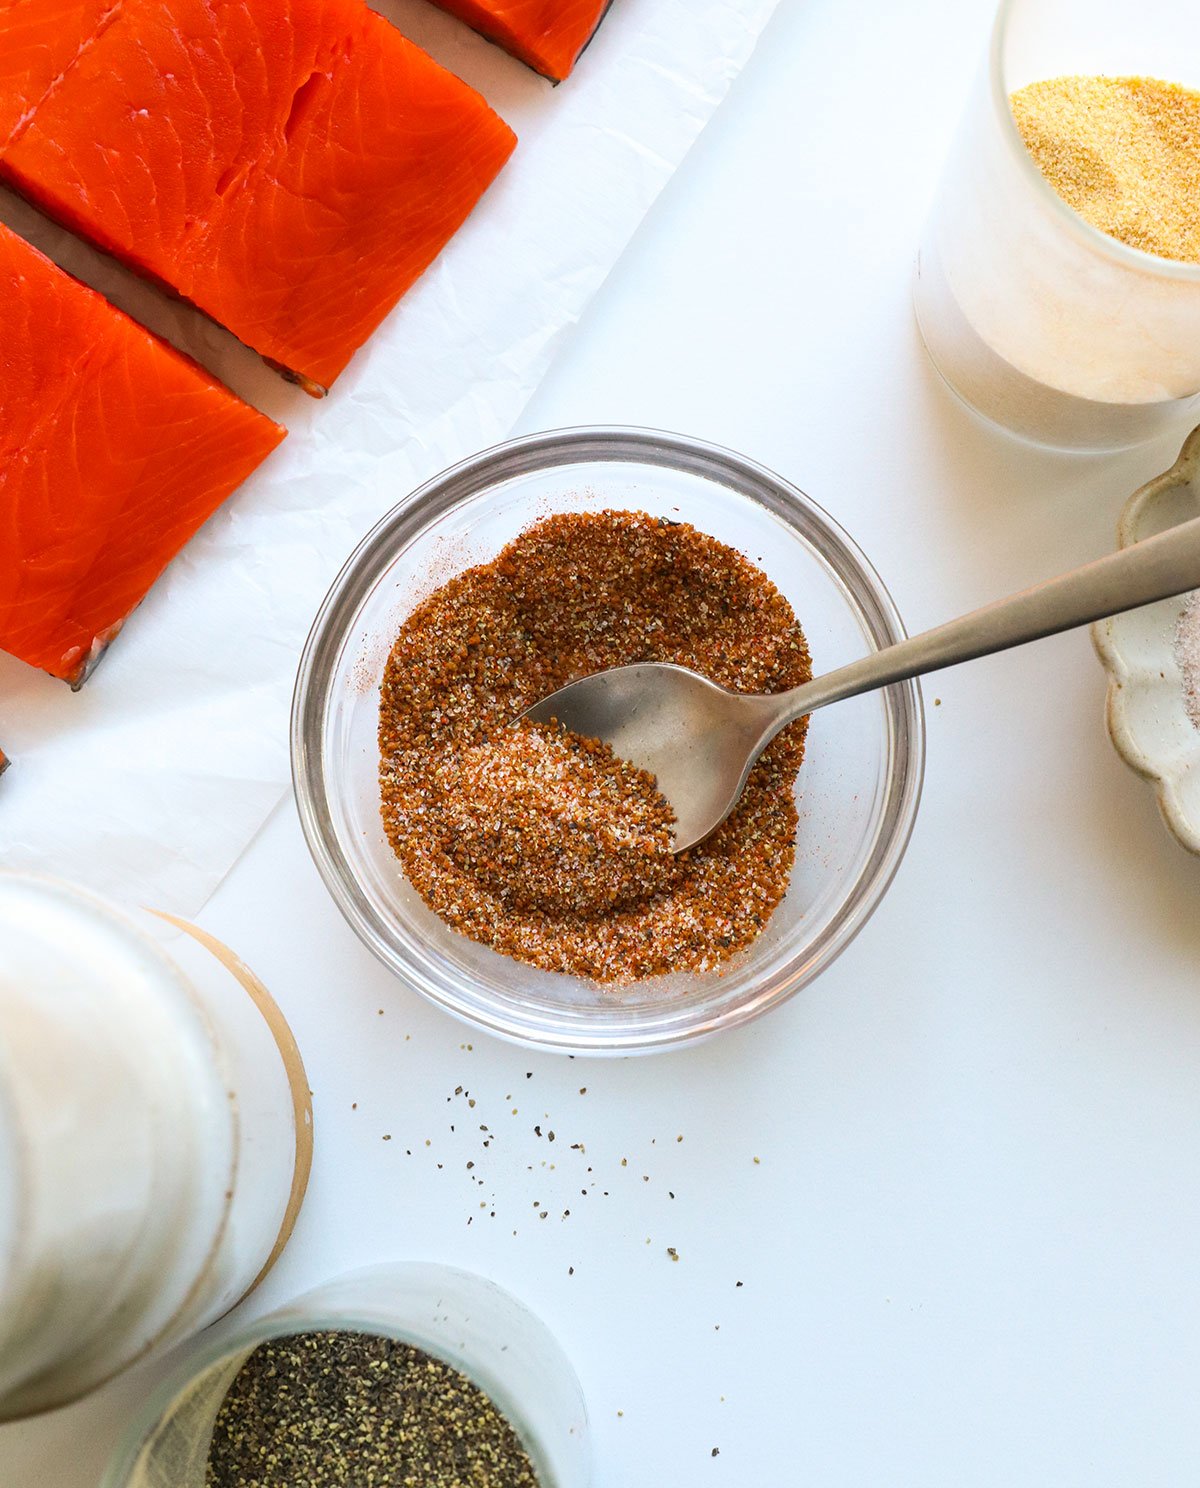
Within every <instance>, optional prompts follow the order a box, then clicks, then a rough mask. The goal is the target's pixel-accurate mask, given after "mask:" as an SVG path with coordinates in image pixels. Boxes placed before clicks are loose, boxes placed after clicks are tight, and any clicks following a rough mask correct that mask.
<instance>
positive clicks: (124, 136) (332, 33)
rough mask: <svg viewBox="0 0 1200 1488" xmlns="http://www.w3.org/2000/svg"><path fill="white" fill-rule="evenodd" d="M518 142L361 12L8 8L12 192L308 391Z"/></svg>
mask: <svg viewBox="0 0 1200 1488" xmlns="http://www.w3.org/2000/svg"><path fill="white" fill-rule="evenodd" d="M56 23H57V24H56ZM515 143H516V140H515V136H514V135H513V133H512V131H511V130H510V129H509V128H508V126H507V125H506V124H505V123H504V122H503V121H502V120H501V119H499V118H498V117H497V116H496V114H494V113H493V112H492V110H491V109H490V108H489V107H488V105H487V104H486V103H485V102H484V100H483V99H482V98H480V96H479V95H478V94H477V93H475V92H474V91H473V90H472V89H471V88H468V87H467V85H466V84H465V83H463V82H460V81H459V79H458V78H456V77H454V76H453V75H452V74H451V73H449V72H447V71H446V70H445V69H444V68H442V67H439V66H438V64H437V63H436V62H434V61H433V60H432V59H431V58H430V57H428V56H426V54H425V53H424V52H422V51H421V50H420V49H419V48H418V47H415V46H414V45H413V44H412V43H411V42H409V41H406V40H405V38H404V37H403V36H401V35H400V33H399V32H398V31H397V30H396V29H395V28H394V27H393V26H391V25H389V24H388V22H387V21H385V20H384V19H383V18H382V17H381V16H379V15H377V14H376V13H375V12H374V11H373V10H370V9H369V8H368V7H367V6H366V5H365V4H363V3H362V0H105V3H101V0H0V179H3V180H5V181H6V182H7V183H8V184H9V185H11V186H12V187H14V188H15V189H16V190H18V191H20V192H22V193H23V194H24V195H25V196H27V197H28V198H29V199H30V200H31V201H33V202H35V203H36V204H37V205H38V206H39V207H41V208H42V209H43V210H44V211H45V212H47V213H48V214H49V215H50V216H52V217H54V218H56V219H57V220H58V221H60V222H62V223H64V224H65V225H66V226H68V227H70V228H72V229H73V230H74V231H76V232H78V233H81V234H82V235H84V236H86V237H88V238H90V239H91V240H92V241H93V242H95V243H97V244H98V245H99V246H100V247H102V248H104V249H106V250H107V251H108V252H110V253H112V254H114V255H115V256H116V257H117V258H119V259H120V260H121V261H122V262H123V263H125V264H127V265H129V266H130V267H131V268H133V269H135V270H137V271H138V272H140V273H142V274H144V275H146V276H148V277H150V278H152V279H154V280H156V281H158V282H159V283H161V284H164V285H166V286H168V287H169V288H170V289H172V290H174V291H175V292H176V293H177V294H179V295H181V296H182V297H183V298H184V299H187V300H190V301H191V302H192V303H193V304H195V305H198V306H199V307H200V309H202V310H203V311H205V312H206V313H207V314H208V315H210V316H211V317H212V318H213V319H214V320H217V321H219V322H220V323H221V324H222V325H225V326H227V327H228V328H229V329H230V330H231V331H232V332H233V333H234V335H235V336H238V337H240V339H241V340H243V341H245V342H246V343H247V344H248V345H250V346H252V347H254V348H255V350H257V351H259V352H260V353H261V354H262V355H263V356H264V357H266V358H267V359H268V360H269V361H270V362H272V363H274V364H277V365H278V366H279V367H281V368H283V369H285V370H286V371H287V373H288V374H289V375H291V376H292V377H293V378H294V380H295V381H297V382H299V383H300V384H301V385H302V386H303V387H305V389H306V390H308V391H310V392H313V393H321V392H323V391H324V390H325V389H326V388H328V387H329V385H330V384H331V383H332V382H333V380H334V379H335V378H336V377H337V375H338V374H339V373H340V372H341V371H342V370H343V369H344V367H345V366H346V364H347V362H348V361H349V360H350V358H351V356H352V355H353V354H354V352H355V351H356V350H357V348H358V347H359V346H361V345H362V343H363V342H364V341H365V340H366V339H367V337H368V336H369V335H370V334H371V332H372V331H373V330H374V329H375V328H376V327H377V326H378V325H379V323H380V321H381V320H383V318H384V317H385V316H386V315H387V314H388V312H389V311H390V310H391V309H392V308H393V306H394V305H395V304H396V302H397V301H398V300H399V299H400V297H401V296H402V295H403V294H404V292H405V291H406V290H407V289H408V288H409V287H410V286H411V285H412V283H413V282H414V281H415V280H416V279H417V278H418V277H419V276H420V275H421V274H422V273H423V272H424V270H425V269H426V268H427V267H428V266H429V264H430V263H431V262H432V261H433V259H434V258H435V257H436V256H437V254H438V253H439V252H440V251H441V249H442V248H443V247H444V246H445V244H446V243H447V242H448V241H449V239H450V238H451V237H452V236H453V234H454V233H455V232H456V231H457V230H458V228H459V227H460V226H461V225H462V223H463V222H464V220H465V219H466V218H467V216H468V215H469V214H470V212H471V211H472V209H473V208H474V207H475V205H476V203H477V202H478V201H479V199H480V197H481V196H482V195H483V193H484V191H485V190H486V189H487V187H488V186H489V185H490V184H491V182H492V180H493V179H494V178H495V176H496V174H497V173H498V171H499V170H500V168H501V166H502V165H503V164H504V162H505V161H506V160H507V159H508V157H509V155H510V154H511V153H512V150H513V148H514V145H515Z"/></svg>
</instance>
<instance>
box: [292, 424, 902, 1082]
mask: <svg viewBox="0 0 1200 1488" xmlns="http://www.w3.org/2000/svg"><path fill="white" fill-rule="evenodd" d="M582 462H595V463H604V462H612V463H618V464H619V463H622V462H627V463H632V462H636V463H640V464H646V465H658V466H661V467H663V468H667V469H671V470H675V471H680V472H683V473H685V474H692V475H697V476H699V477H702V478H706V479H709V480H715V481H718V482H720V483H722V484H725V485H729V486H732V487H733V489H735V490H736V491H738V493H739V494H740V495H742V496H744V497H746V498H747V499H749V500H752V501H756V502H758V503H759V504H760V505H762V506H764V507H766V509H767V510H768V511H769V512H770V513H772V514H773V515H774V516H776V517H777V518H779V519H780V520H782V521H783V522H785V523H786V524H787V525H788V526H789V527H792V528H793V529H796V530H797V531H798V532H800V533H801V534H802V535H803V536H804V537H805V538H806V539H807V540H808V541H810V542H811V543H812V544H813V546H814V547H815V548H816V549H817V551H818V552H819V554H820V555H821V557H822V558H823V559H824V561H825V562H826V563H827V564H828V565H829V567H830V568H831V569H832V570H833V572H834V574H835V575H836V577H837V580H838V582H839V584H840V586H841V587H842V589H843V591H845V592H846V594H847V596H848V597H849V600H850V602H851V603H852V605H853V606H854V608H855V609H856V610H858V611H859V612H860V615H861V618H862V619H863V620H864V621H865V622H866V623H867V624H868V626H869V628H870V630H871V631H872V633H873V635H875V636H876V637H878V638H879V640H880V641H881V643H883V644H890V643H892V642H895V641H899V640H902V639H903V638H904V637H905V635H906V631H905V629H904V624H903V621H902V620H901V618H900V614H899V611H898V610H897V608H896V605H895V602H894V601H893V599H892V597H891V595H890V593H889V592H888V590H887V588H886V586H885V585H884V583H883V581H882V579H881V578H880V577H879V575H878V573H877V572H876V571H875V568H874V566H873V565H872V564H871V563H870V561H869V560H868V559H867V557H866V555H865V554H864V553H863V552H862V550H861V549H860V548H859V547H858V545H857V543H855V542H854V540H853V539H852V538H851V537H850V536H849V535H848V534H847V533H846V532H845V531H844V530H843V528H842V527H841V526H840V524H839V523H838V522H836V521H835V520H834V519H833V518H832V517H831V516H830V515H829V513H828V512H826V511H825V509H824V508H823V507H821V506H819V505H818V504H817V503H816V502H815V501H813V500H812V499H811V498H810V497H808V496H806V495H805V494H804V493H803V492H802V491H801V490H800V489H799V488H798V487H796V486H793V485H792V484H791V483H790V482H788V481H786V480H784V479H783V478H782V477H781V476H779V475H777V474H776V473H775V472H774V471H772V470H770V469H769V468H768V467H766V466H764V465H760V464H759V463H758V462H756V461H754V460H751V459H749V458H748V457H746V456H744V455H740V454H738V453H736V452H735V451H733V450H730V449H726V448H724V447H722V446H720V445H715V444H709V443H706V442H705V441H703V440H699V439H693V438H691V437H690V436H687V435H679V434H670V433H666V432H664V431H662V430H657V429H649V428H636V427H627V426H622V425H594V426H583V427H576V428H564V429H554V430H549V431H547V432H545V433H539V434H530V435H525V436H522V437H519V438H516V439H512V440H508V441H506V442H504V443H502V444H498V445H494V446H492V447H491V448H489V449H485V450H482V451H481V452H480V453H478V454H476V455H472V456H469V457H468V458H467V459H465V460H462V461H460V462H459V463H458V464H456V465H453V466H450V467H449V468H448V469H446V470H444V471H443V472H441V473H440V474H439V475H436V476H434V477H433V478H432V479H431V480H428V481H426V482H425V483H424V484H423V485H421V486H419V487H418V488H417V489H416V490H415V491H413V492H412V493H411V494H410V495H409V496H407V497H405V499H404V500H403V501H401V502H400V503H398V505H396V506H395V507H393V508H392V509H391V510H390V511H389V512H387V513H386V514H385V515H384V516H383V517H382V518H381V519H380V520H379V521H378V522H377V523H376V524H375V526H374V527H373V528H372V529H371V530H370V532H368V533H367V535H366V536H365V537H364V538H363V539H362V541H361V542H360V543H359V544H358V546H357V547H356V548H355V549H354V551H353V552H352V553H351V555H350V557H349V558H348V559H347V560H346V562H345V564H344V565H343V567H342V569H341V571H340V573H339V574H338V576H337V578H336V579H335V580H334V582H333V584H332V586H331V588H330V590H329V593H328V594H327V595H326V597H325V599H324V601H323V602H322V604H321V607H320V609H319V610H318V612H317V615H316V618H315V619H314V621H313V624H312V628H311V630H310V632H309V635H308V639H307V641H306V642H305V645H304V650H303V652H302V654H301V657H300V664H299V668H298V671H297V675H296V685H295V691H294V694H293V699H292V718H291V759H292V782H293V789H294V793H295V799H296V806H297V810H298V813H299V816H300V823H301V827H302V830H303V832H304V836H305V840H306V842H307V844H308V848H309V851H310V853H311V855H312V858H313V861H314V862H315V864H316V866H317V871H318V872H319V874H320V875H321V878H322V880H323V881H324V883H325V886H326V888H327V889H328V890H329V893H330V895H331V896H332V898H333V900H334V903H335V904H336V905H337V906H338V908H339V909H340V911H341V913H342V915H343V917H344V918H345V919H346V921H347V923H348V924H349V925H350V927H351V929H352V930H353V931H354V932H355V934H356V935H357V936H358V938H359V939H360V940H361V941H362V943H363V944H364V945H365V946H366V947H367V949H368V950H370V951H371V952H372V954H373V955H375V956H376V957H377V959H379V960H380V961H381V962H382V963H383V964H384V965H385V966H387V967H388V969H389V970H390V971H391V972H392V973H393V975H395V976H396V977H398V978H399V979H400V980H401V981H402V982H404V983H405V984H406V985H407V986H409V987H412V988H414V989H415V990H416V991H418V992H419V993H421V995H422V996H424V997H425V998H427V999H428V1000H429V1001H431V1002H433V1003H435V1004H436V1005H438V1006H441V1007H442V1008H444V1009H446V1010H447V1011H449V1012H451V1013H452V1014H454V1015H455V1016H456V1017H458V1018H461V1019H463V1020H464V1021H466V1022H467V1023H469V1024H472V1025H473V1026H475V1027H477V1028H483V1029H484V1030H485V1031H487V1032H489V1033H492V1034H495V1035H497V1036H498V1037H501V1038H506V1039H510V1040H513V1041H515V1042H517V1043H522V1044H525V1045H532V1046H536V1047H540V1048H543V1049H546V1048H549V1049H557V1050H559V1051H561V1052H563V1053H571V1054H614V1055H626V1054H633V1053H640V1052H649V1051H651V1050H655V1049H663V1048H667V1047H673V1046H677V1045H680V1044H684V1043H688V1042H691V1041H693V1040H695V1039H699V1038H703V1037H708V1036H710V1035H711V1034H713V1033H715V1032H717V1031H724V1030H726V1029H730V1028H735V1027H740V1026H741V1025H743V1024H744V1023H747V1022H750V1021H751V1020H752V1019H754V1018H757V1017H760V1016H761V1015H762V1014H763V1013H765V1012H766V1011H768V1010H769V1009H770V1008H773V1007H776V1006H778V1005H779V1004H780V1003H782V1002H784V1001H786V1000H787V999H788V998H789V997H792V996H794V995H795V993H797V992H798V991H799V990H800V989H801V988H802V987H804V986H806V985H807V984H808V983H809V982H811V981H812V980H813V978H814V977H816V976H817V975H818V974H819V973H820V972H822V971H824V970H825V968H826V967H827V966H829V965H830V964H831V963H832V962H833V961H834V960H835V959H836V958H837V957H838V956H839V955H840V954H841V953H842V951H844V950H845V948H846V947H847V946H848V945H849V944H850V943H851V941H852V940H853V939H854V938H855V936H856V935H857V934H858V933H859V931H860V930H861V929H862V928H863V926H864V925H865V924H866V923H867V921H868V920H869V919H870V917H871V915H872V914H873V913H874V911H875V909H876V908H877V906H878V904H879V902H880V900H881V899H882V898H883V896H884V894H885V893H886V892H887V889H888V887H889V886H890V884H891V882H892V880H893V878H894V877H895V875H896V872H897V870H898V869H899V867H900V863H901V861H902V860H903V857H904V853H905V851H906V850H907V847H908V843H909V840H910V838H911V835H912V829H913V825H914V822H915V820H916V815H917V808H918V806H919V804H920V798H921V790H922V785H923V781H924V769H925V718H924V711H923V707H922V703H921V691H920V686H919V684H918V683H917V682H915V681H913V682H904V683H899V684H896V685H895V686H894V687H891V688H888V689H886V692H885V694H884V696H885V698H886V699H887V707H888V710H889V720H890V723H891V725H892V727H891V728H890V730H889V744H890V748H889V760H888V777H887V787H886V795H885V800H884V804H883V810H882V819H881V822H880V825H879V828H878V830H877V832H876V838H875V844H874V848H873V850H872V853H871V856H870V858H869V859H868V861H867V863H866V864H865V865H864V868H863V871H862V872H861V873H860V874H859V876H858V877H857V878H856V880H855V881H854V883H853V884H852V885H851V886H850V888H849V889H848V891H847V894H846V898H845V900H844V902H843V903H842V905H841V907H840V909H839V910H838V912H837V913H836V915H835V916H834V917H833V919H832V920H831V921H830V923H829V924H828V925H827V926H826V927H825V929H824V930H823V931H822V932H821V933H820V934H819V935H818V936H817V937H816V939H815V940H814V941H813V942H812V944H811V945H809V946H808V947H807V949H806V953H805V954H804V956H803V958H802V962H801V964H799V965H797V964H795V958H793V960H792V962H791V963H789V965H788V967H787V968H786V969H785V970H784V971H782V972H776V973H775V974H774V976H773V978H772V980H771V983H770V985H769V986H767V987H765V988H763V989H760V990H759V992H758V993H757V995H755V996H752V997H748V998H746V999H744V1000H743V1001H741V1002H739V1003H738V1004H737V1005H736V1006H731V1007H729V1008H727V1009H725V1010H724V1011H723V1012H721V1013H720V1014H719V1015H718V1016H717V1018H716V1020H715V1022H714V1020H713V1019H712V1016H711V1013H706V1015H705V1016H704V1017H703V1018H702V1019H700V1020H699V1021H698V1022H696V1023H691V1022H687V1021H682V1020H680V1021H671V1022H665V1023H664V1024H662V1025H661V1026H651V1027H647V1026H646V1024H645V1020H644V1019H643V1020H639V1019H637V1018H636V1017H633V1018H631V1019H630V1020H629V1023H628V1024H627V1025H622V1026H620V1027H618V1028H614V1027H612V1026H611V1025H609V1026H606V1027H603V1028H601V1029H599V1030H598V1032H597V1033H596V1034H595V1035H590V1034H584V1033H581V1032H580V1030H579V1028H578V1027H564V1028H555V1027H550V1026H547V1024H546V1021H545V1020H543V1021H538V1020H535V1019H533V1018H529V1019H528V1020H520V1019H518V1018H516V1017H514V1016H512V1015H511V1014H510V1013H509V1012H508V1011H507V1010H503V1009H497V1008H496V1007H495V1006H494V1004H493V1003H492V1001H491V999H490V998H489V997H487V995H486V991H484V993H483V994H482V995H481V996H479V997H471V996H470V995H464V993H463V991H462V989H461V988H456V987H451V986H450V985H449V984H448V980H447V979H446V978H443V977H441V976H438V975H431V974H430V972H429V971H428V970H427V968H426V967H424V966H420V965H417V964H415V963H414V962H413V961H412V960H411V959H410V958H409V956H408V955H407V954H405V953H402V952H401V951H398V950H397V948H396V947H395V945H394V944H393V943H392V941H391V939H390V937H389V935H388V927H387V926H386V924H383V923H381V922H380V921H379V920H378V918H377V917H376V915H375V914H374V912H373V910H372V908H371V906H370V904H369V902H368V900H367V898H366V896H365V895H364V893H363V892H362V890H361V888H360V887H359V885H358V883H357V882H356V880H355V876H354V873H353V870H352V868H351V865H350V863H349V862H348V860H347V859H346V857H345V855H344V853H343V852H342V849H341V845H340V843H339V842H338V839H337V833H336V831H335V829H334V824H333V819H332V817H331V814H330V811H329V809H328V807H327V805H326V799H327V782H326V772H325V759H324V726H325V717H326V712H327V706H328V699H329V694H330V689H331V686H332V684H333V680H334V677H335V675H336V663H337V658H338V656H339V653H340V652H341V650H342V647H343V645H344V642H345V638H346V635H347V633H348V631H349V627H350V625H351V623H352V622H353V619H354V616H355V615H356V614H357V612H358V610H359V608H360V607H361V605H362V604H363V602H364V601H365V600H366V598H367V597H368V596H369V594H370V593H371V591H372V590H373V588H374V587H375V585H376V584H377V583H378V581H379V579H380V577H381V575H382V574H383V573H384V572H385V571H386V569H387V567H388V565H389V564H390V563H391V562H392V561H393V560H394V559H395V557H396V556H397V555H398V554H399V553H400V552H402V551H403V550H404V548H405V547H406V546H407V545H408V543H410V542H411V541H412V540H413V539H415V538H416V537H418V536H419V535H420V533H421V532H422V531H423V530H424V529H425V528H426V527H428V526H429V525H430V524H431V523H432V522H434V521H436V520H438V518H440V517H441V516H443V515H444V514H445V513H446V512H448V511H450V510H451V509H452V508H453V507H454V506H456V505H458V504H459V503H461V502H463V501H466V500H469V499H471V498H472V497H475V496H478V495H481V494H482V493H484V492H485V491H486V490H487V489H488V488H489V487H491V486H494V485H497V484H499V483H500V482H503V481H508V480H511V479H513V478H514V477H518V476H521V475H526V474H530V473H532V472H537V471H542V470H545V469H549V468H553V467H555V466H559V465H568V464H579V463H582ZM814 534H816V536H817V537H819V542H818V541H815V540H814Z"/></svg>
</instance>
